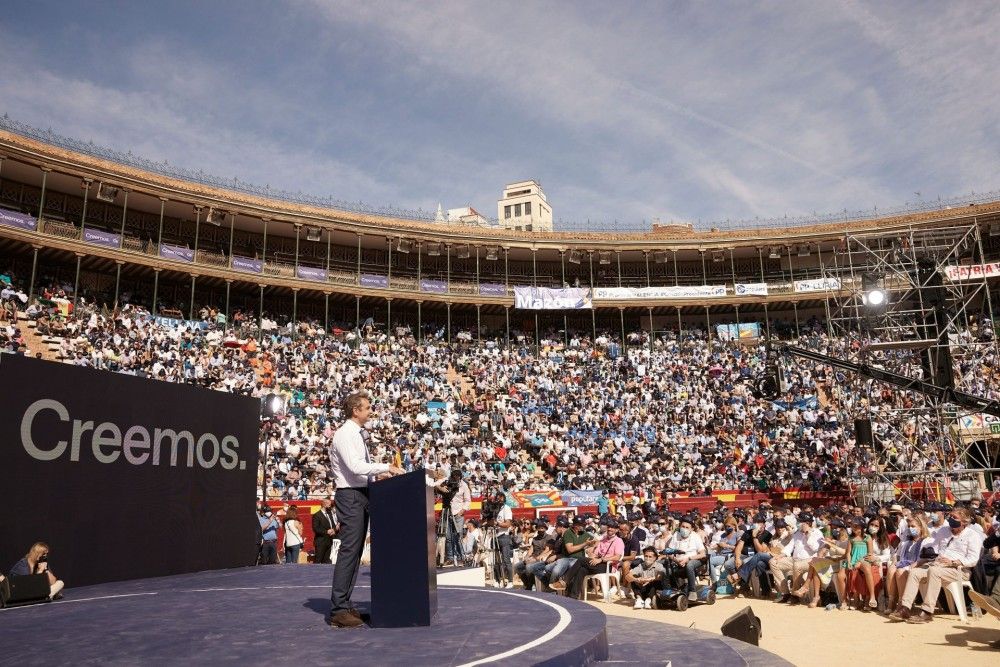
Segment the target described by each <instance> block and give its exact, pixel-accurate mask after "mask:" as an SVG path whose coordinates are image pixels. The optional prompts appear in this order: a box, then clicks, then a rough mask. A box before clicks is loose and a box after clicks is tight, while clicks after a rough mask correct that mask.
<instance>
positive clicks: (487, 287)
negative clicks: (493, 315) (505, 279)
mask: <svg viewBox="0 0 1000 667" xmlns="http://www.w3.org/2000/svg"><path fill="white" fill-rule="evenodd" d="M479 293H480V294H481V295H482V296H507V288H506V287H505V286H504V285H497V284H496V283H479Z"/></svg>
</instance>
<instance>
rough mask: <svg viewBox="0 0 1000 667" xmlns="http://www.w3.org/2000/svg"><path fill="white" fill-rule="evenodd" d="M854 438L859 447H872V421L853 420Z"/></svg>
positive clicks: (863, 419)
mask: <svg viewBox="0 0 1000 667" xmlns="http://www.w3.org/2000/svg"><path fill="white" fill-rule="evenodd" d="M854 438H855V439H856V440H857V443H858V446H860V447H872V446H874V444H875V440H874V438H873V437H872V420H871V419H868V418H866V417H864V418H861V419H855V420H854Z"/></svg>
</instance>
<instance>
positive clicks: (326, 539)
mask: <svg viewBox="0 0 1000 667" xmlns="http://www.w3.org/2000/svg"><path fill="white" fill-rule="evenodd" d="M313 546H314V547H316V555H315V556H314V557H313V562H314V563H326V562H328V561H329V560H330V551H331V550H332V549H333V538H332V537H330V536H329V535H322V536H320V535H316V536H315V537H313Z"/></svg>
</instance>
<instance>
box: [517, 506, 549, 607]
mask: <svg viewBox="0 0 1000 667" xmlns="http://www.w3.org/2000/svg"><path fill="white" fill-rule="evenodd" d="M548 528H549V525H548V524H547V523H546V522H545V521H544V520H543V519H538V520H537V521H535V534H534V535H533V536H532V537H531V540H530V542H529V543H528V552H527V553H526V554H525V556H524V558H522V559H521V560H519V561H518V562H517V565H515V566H514V574H516V575H517V576H519V577H520V578H521V581H522V582H523V583H524V590H526V591H530V590H531V587H532V585H534V582H535V577H534V575H530V576H529V574H528V570H529V568H530V567H531V566H533V565H538V564H542V568H543V569H544V567H545V565H544V563H545V560H544V559H541V558H540V557H541V555H542V552H543V551H544V550H545V545H546V543H547V542H548V541H549V537H548V535H547V534H546V531H548Z"/></svg>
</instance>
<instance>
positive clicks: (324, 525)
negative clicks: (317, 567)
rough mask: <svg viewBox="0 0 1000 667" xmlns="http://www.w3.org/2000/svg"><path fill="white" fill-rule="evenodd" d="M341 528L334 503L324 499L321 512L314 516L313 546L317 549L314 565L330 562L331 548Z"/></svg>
mask: <svg viewBox="0 0 1000 667" xmlns="http://www.w3.org/2000/svg"><path fill="white" fill-rule="evenodd" d="M339 527H340V526H339V524H338V522H337V513H336V512H334V511H333V501H332V500H331V499H329V498H324V499H323V502H322V507H320V510H319V511H318V512H316V513H315V514H313V515H312V529H313V544H314V545H315V547H316V556H315V558H313V562H314V563H328V562H329V561H330V548H331V547H332V546H333V538H334V537H336V536H337V531H338V529H339Z"/></svg>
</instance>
